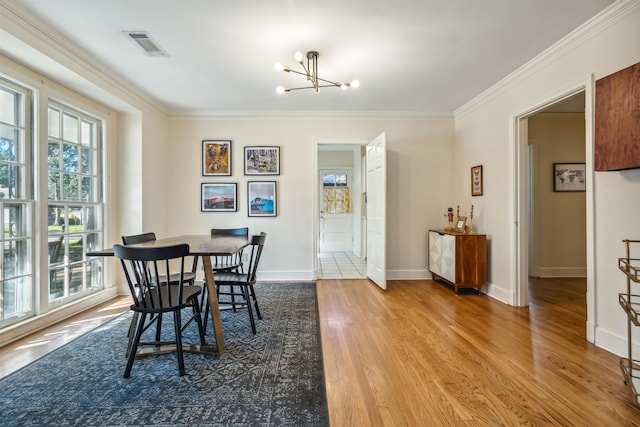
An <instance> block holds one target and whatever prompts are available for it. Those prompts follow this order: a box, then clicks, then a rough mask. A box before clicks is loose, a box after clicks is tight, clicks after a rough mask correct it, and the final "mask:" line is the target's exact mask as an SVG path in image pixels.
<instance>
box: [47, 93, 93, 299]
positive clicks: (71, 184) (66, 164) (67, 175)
mask: <svg viewBox="0 0 640 427" xmlns="http://www.w3.org/2000/svg"><path fill="white" fill-rule="evenodd" d="M47 134H48V142H47V165H48V167H47V173H48V186H47V192H48V208H47V229H48V233H47V234H48V242H47V243H48V255H49V288H48V292H49V301H50V302H51V301H64V300H66V299H69V298H75V297H77V296H78V295H83V294H85V293H86V292H90V291H96V290H98V289H101V288H102V276H101V271H102V268H101V267H102V261H101V259H95V258H94V259H88V258H87V257H86V256H85V253H86V252H87V251H89V250H92V249H95V248H98V247H102V230H103V221H102V209H103V205H102V200H101V197H102V191H101V182H102V180H101V176H102V174H101V167H100V166H101V159H100V145H101V144H100V142H101V134H102V131H101V122H100V121H99V120H98V119H96V118H93V117H90V116H88V115H86V114H83V113H81V112H79V111H76V110H73V109H71V108H69V107H65V106H62V105H59V104H54V103H51V104H50V105H49V108H48V132H47Z"/></svg>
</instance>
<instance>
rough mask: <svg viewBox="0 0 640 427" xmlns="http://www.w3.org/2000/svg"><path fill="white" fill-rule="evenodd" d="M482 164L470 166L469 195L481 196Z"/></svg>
mask: <svg viewBox="0 0 640 427" xmlns="http://www.w3.org/2000/svg"><path fill="white" fill-rule="evenodd" d="M482 186H483V183H482V165H479V166H474V167H472V168H471V195H472V196H482Z"/></svg>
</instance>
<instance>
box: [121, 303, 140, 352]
mask: <svg viewBox="0 0 640 427" xmlns="http://www.w3.org/2000/svg"><path fill="white" fill-rule="evenodd" d="M137 324H138V312H137V311H134V312H133V316H131V326H129V333H127V337H128V338H129V340H128V341H127V351H126V352H125V353H124V357H129V353H130V352H131V343H132V342H133V337H134V335H135V333H136V325H137Z"/></svg>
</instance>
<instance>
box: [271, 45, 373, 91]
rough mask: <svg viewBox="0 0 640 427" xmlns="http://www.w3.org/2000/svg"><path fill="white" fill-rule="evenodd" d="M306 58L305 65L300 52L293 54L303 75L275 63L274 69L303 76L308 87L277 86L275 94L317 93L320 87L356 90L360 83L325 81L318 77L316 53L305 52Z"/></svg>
mask: <svg viewBox="0 0 640 427" xmlns="http://www.w3.org/2000/svg"><path fill="white" fill-rule="evenodd" d="M306 57H307V63H306V65H305V63H304V61H303V59H304V56H303V55H302V52H296V54H295V58H296V61H298V64H300V65H302V68H303V69H304V73H303V72H301V71H296V70H292V69H291V68H289V67H285V66H284V65H282V64H280V63H279V62H278V63H276V65H275V69H276V71H284V72H286V73H296V74H300V75H301V76H305V77H306V78H307V81H309V83H310V86H303V87H282V86H278V88H277V89H276V92H278V93H284V92H291V91H292V90H301V89H313V90H314V92H316V93H318V92H319V91H320V88H321V87H339V88H342V89H343V90H347V89H349V88H350V87H354V88H356V87H358V86H360V82H359V81H358V80H352V81H350V82H342V83H340V82H332V81H329V80H325V79H322V78H320V77H318V52H316V51H314V50H311V51H309V52H307V55H306Z"/></svg>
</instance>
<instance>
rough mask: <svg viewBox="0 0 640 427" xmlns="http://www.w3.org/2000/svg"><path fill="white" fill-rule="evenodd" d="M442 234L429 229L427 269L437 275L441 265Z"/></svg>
mask: <svg viewBox="0 0 640 427" xmlns="http://www.w3.org/2000/svg"><path fill="white" fill-rule="evenodd" d="M441 246H442V236H441V235H440V233H437V232H435V231H429V271H431V272H432V273H434V274H437V275H438V276H439V275H440V274H441V273H440V270H441V268H440V266H441V265H442V250H441Z"/></svg>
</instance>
